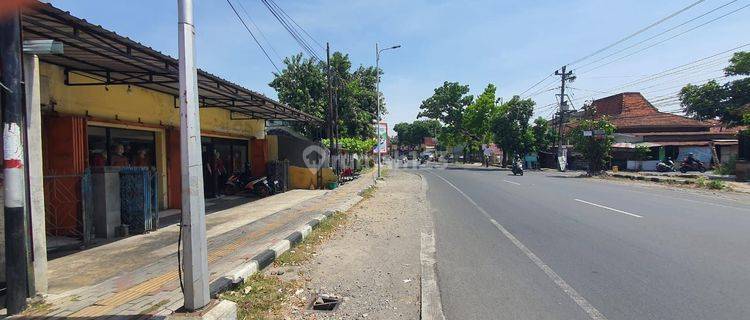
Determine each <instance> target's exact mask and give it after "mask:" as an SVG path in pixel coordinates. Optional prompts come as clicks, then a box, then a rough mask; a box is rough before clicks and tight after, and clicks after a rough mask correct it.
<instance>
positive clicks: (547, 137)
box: [531, 117, 557, 152]
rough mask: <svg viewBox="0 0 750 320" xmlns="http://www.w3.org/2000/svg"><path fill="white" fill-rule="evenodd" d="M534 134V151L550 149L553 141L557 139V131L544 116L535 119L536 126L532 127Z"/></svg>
mask: <svg viewBox="0 0 750 320" xmlns="http://www.w3.org/2000/svg"><path fill="white" fill-rule="evenodd" d="M531 132H532V135H533V139H534V143H533V146H534V148H533V151H535V152H540V151H544V150H547V149H549V147H550V146H551V145H552V143H554V142H555V140H556V139H557V133H556V132H555V130H554V128H552V127H551V126H550V125H549V121H547V120H546V119H544V118H542V117H538V118H536V119H535V120H534V126H533V127H531Z"/></svg>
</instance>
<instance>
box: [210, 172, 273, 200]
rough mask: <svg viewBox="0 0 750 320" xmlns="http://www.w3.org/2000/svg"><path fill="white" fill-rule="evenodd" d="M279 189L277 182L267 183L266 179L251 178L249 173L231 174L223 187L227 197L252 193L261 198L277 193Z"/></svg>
mask: <svg viewBox="0 0 750 320" xmlns="http://www.w3.org/2000/svg"><path fill="white" fill-rule="evenodd" d="M280 189H281V187H280V185H279V182H278V181H274V182H273V183H272V184H269V183H268V178H266V177H252V176H250V174H249V173H239V172H235V173H234V174H232V176H231V177H229V179H227V183H226V185H225V187H224V193H225V194H227V195H234V194H238V193H240V192H243V191H247V192H250V193H253V194H255V195H257V196H259V197H261V198H265V197H267V196H269V195H272V194H274V193H277V192H279V191H280Z"/></svg>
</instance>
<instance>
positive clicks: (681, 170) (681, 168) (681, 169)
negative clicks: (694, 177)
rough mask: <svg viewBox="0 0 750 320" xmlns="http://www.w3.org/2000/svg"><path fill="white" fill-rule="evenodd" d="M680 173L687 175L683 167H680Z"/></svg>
mask: <svg viewBox="0 0 750 320" xmlns="http://www.w3.org/2000/svg"><path fill="white" fill-rule="evenodd" d="M680 172H682V173H687V172H688V170H687V168H685V167H680Z"/></svg>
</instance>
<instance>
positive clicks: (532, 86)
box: [519, 73, 555, 96]
mask: <svg viewBox="0 0 750 320" xmlns="http://www.w3.org/2000/svg"><path fill="white" fill-rule="evenodd" d="M553 75H555V74H554V73H550V74H549V75H547V76H546V77H545V78H544V79H542V80H539V82H537V83H535V84H533V85H531V87H528V88H527V89H526V90H524V91H523V92H521V94H519V96H523V94H524V93H526V92H529V90H531V89H533V88H534V87H536V86H538V85H540V84H541V83H542V82H544V81H545V80H547V79H549V78H550V77H552V76H553Z"/></svg>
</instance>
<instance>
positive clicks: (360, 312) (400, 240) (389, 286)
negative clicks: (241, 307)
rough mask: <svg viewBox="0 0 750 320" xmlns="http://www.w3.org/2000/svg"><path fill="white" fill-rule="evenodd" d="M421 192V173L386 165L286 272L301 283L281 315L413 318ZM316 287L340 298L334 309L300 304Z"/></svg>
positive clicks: (424, 212)
mask: <svg viewBox="0 0 750 320" xmlns="http://www.w3.org/2000/svg"><path fill="white" fill-rule="evenodd" d="M425 193H426V190H423V187H422V181H421V177H420V176H418V175H416V174H413V173H408V172H405V171H398V170H394V171H391V172H390V174H389V176H388V177H387V179H385V180H384V181H381V182H379V183H378V189H377V191H376V192H375V194H374V196H373V197H372V198H369V199H366V200H364V201H362V202H361V203H360V204H358V205H357V206H355V207H354V208H352V209H351V210H350V211H349V222H348V223H347V225H346V226H345V227H344V228H342V229H340V230H338V231H337V232H336V234H335V235H334V236H333V237H332V238H331V239H329V240H328V242H326V243H324V244H323V246H322V247H321V248H320V249H319V250H318V252H317V254H316V255H315V256H314V258H313V259H311V260H310V261H307V262H306V263H304V264H303V265H301V266H299V267H297V268H296V270H294V271H296V272H287V276H286V277H291V275H294V276H295V277H298V278H301V279H304V280H306V283H305V287H304V288H303V289H304V290H303V291H299V290H298V291H297V294H296V295H295V297H293V298H292V303H290V304H288V305H287V306H286V308H287V309H288V310H287V311H286V312H284V314H285V318H288V319H418V318H419V309H420V304H419V301H420V300H419V294H420V288H419V283H420V282H419V279H420V260H419V252H420V232H421V226H422V225H423V222H424V221H425V219H428V217H429V215H428V210H427V203H426V196H425ZM287 271H289V270H287ZM318 293H320V294H329V295H333V296H337V297H340V298H343V303H342V304H341V305H340V306H339V308H338V309H337V310H336V311H334V312H312V311H306V310H303V309H304V307H305V306H306V305H307V304H308V303H309V301H311V300H312V298H313V297H314V296H315V295H316V294H318Z"/></svg>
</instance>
